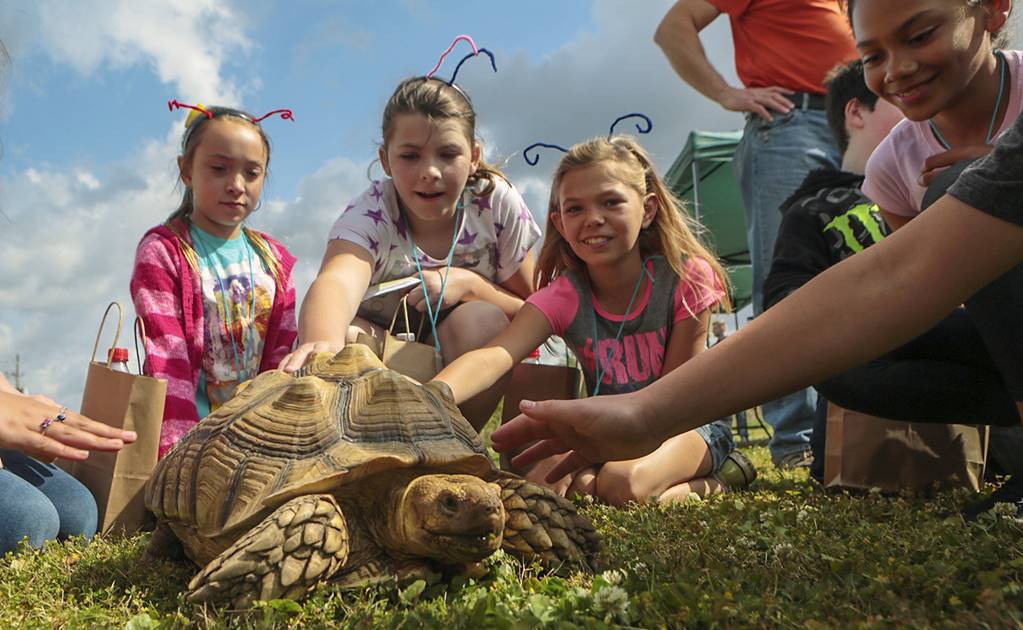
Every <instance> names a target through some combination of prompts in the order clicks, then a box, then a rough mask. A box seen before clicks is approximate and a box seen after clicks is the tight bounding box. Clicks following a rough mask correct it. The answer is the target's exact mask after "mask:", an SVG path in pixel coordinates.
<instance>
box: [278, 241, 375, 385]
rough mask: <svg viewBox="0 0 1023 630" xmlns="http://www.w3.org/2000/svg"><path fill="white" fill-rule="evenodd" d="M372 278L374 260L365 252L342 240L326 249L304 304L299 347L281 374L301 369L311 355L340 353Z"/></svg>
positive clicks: (287, 359) (299, 331) (283, 367)
mask: <svg viewBox="0 0 1023 630" xmlns="http://www.w3.org/2000/svg"><path fill="white" fill-rule="evenodd" d="M372 276H373V258H372V255H371V254H370V253H369V252H368V251H367V250H366V249H365V248H363V247H361V246H359V245H356V244H355V243H352V242H350V241H345V240H341V239H337V240H333V241H331V242H330V243H329V244H328V245H327V252H326V253H325V254H324V255H323V264H322V265H321V266H320V273H319V274H318V275H317V276H316V280H314V281H313V284H312V286H310V287H309V292H308V293H306V296H305V300H303V302H302V311H301V313H300V314H299V318H298V338H299V342H300V345H299V346H298V348H296V349H295V351H294V352H292V353H291V354H289V355H288V356H287V357H285V358H284V360H283V361H281V369H282V370H284V371H286V372H293V371H295V370H297V369H299V368H300V367H302V366H303V365H305V362H306V359H307V358H308V356H309V355H310V354H311V353H315V352H337V351H339V350H341V348H343V347H344V345H345V335H346V333H347V332H348V326H349V324H351V323H352V320H353V319H354V318H355V313H356V311H357V310H358V308H359V302H361V301H362V296H363V295H365V294H366V289H367V288H369V282H370V279H371V278H372Z"/></svg>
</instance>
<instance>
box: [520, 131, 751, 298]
mask: <svg viewBox="0 0 1023 630" xmlns="http://www.w3.org/2000/svg"><path fill="white" fill-rule="evenodd" d="M604 161H606V162H609V163H611V164H613V166H614V169H615V171H616V172H617V176H618V179H619V181H621V182H622V183H624V184H625V185H627V186H629V187H631V188H632V189H634V190H635V191H636V192H637V193H639V195H640V197H646V196H647V195H649V194H653V195H654V197H656V199H657V203H658V205H659V206H660V207H659V208H658V210H657V214H656V215H654V220H653V222H652V223H651V224H650V226H649V227H646V228H644V229H643V230H641V231H640V233H639V251H640V254H641V255H642V256H644V257H646V256H650V255H653V254H660V255H663V256H664V257H665V259H666V260H667V261H668V264H669V265H671V268H672V269H673V270H674V271H675V273H676V274H677V275H678V276H679V277H680V278H684V277H685V268H684V265H685V261H686V260H687V259H689V258H692V257H695V258H702V259H703V260H705V261H707V263H708V264H709V265H710V266H711V269H712V270H713V272H714V275H715V276H717V278H718V280H720V281H721V284H722V286H725V287H727V286H728V276H727V275H726V274H725V270H724V268H723V267H722V266H721V263H720V262H718V259H717V257H715V256H714V254H712V253H711V252H710V250H708V249H707V247H706V246H704V244H703V243H702V242H700V239H699V238H698V237H697V233H699V232H701V231H702V230H703V228H702V227H701V226H700V225H699V224H698V223H697V222H696V221H695V220H694V219H693V218H692V217H690V216H689V214H688V212H686V210H685V206H684V205H683V204H682V202H680V201H679V200H678V199H676V198H675V196H674V195H673V194H672V193H671V191H670V190H668V187H667V186H666V185H665V184H664V182H663V181H662V180H661V178H660V177H659V176H658V175H657V172H656V171H655V170H654V167H653V164H652V162H651V160H650V156H649V155H647V153H646V151H644V150H643V147H641V146H640V145H639V143H637V142H636V141H635V140H633V139H632V138H630V137H628V136H612V137H610V138H594V139H593V140H589V141H587V142H583V143H580V144H577V145H575V146H574V147H572V148H571V149H569V151H568V153H567V154H566V155H565V157H563V158H562V159H561V162H560V163H559V164H558V168H557V170H556V171H555V172H554V181H552V182H551V196H550V201H549V203H548V205H547V226H546V229H545V232H544V241H543V246H542V247H541V248H540V256H539V260H538V261H537V265H536V286H537V288H538V289H539V288H542V287H545V286H547V285H548V284H550V283H551V282H552V281H554V279H555V278H557V277H558V276H559V275H561V273H562V272H563V271H564V270H565V269H571V270H573V271H577V272H582V271H584V270H585V269H586V265H585V263H583V261H582V260H581V259H580V258H579V257H578V256H576V254H575V252H573V251H572V248H571V247H570V246H569V244H568V243H567V242H566V241H565V239H564V238H563V237H562V236H561V234H560V233H559V232H558V230H557V228H555V226H554V215H555V214H557V213H558V212H561V207H560V205H559V204H558V191H559V188H560V187H561V182H562V180H563V179H564V177H565V175H566V174H568V173H569V172H570V171H572V170H574V169H577V168H583V167H586V166H590V165H592V164H596V163H598V162H604ZM705 288H708V289H712V288H713V287H705ZM722 306H723V307H724V308H725V309H726V310H727V309H730V308H731V304H730V302H729V300H728V297H727V295H726V296H725V298H724V299H723V300H722Z"/></svg>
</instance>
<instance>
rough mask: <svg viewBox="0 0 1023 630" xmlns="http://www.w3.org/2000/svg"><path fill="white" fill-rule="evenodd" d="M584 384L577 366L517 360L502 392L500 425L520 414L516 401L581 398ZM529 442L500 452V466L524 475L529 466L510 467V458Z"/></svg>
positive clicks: (523, 448)
mask: <svg viewBox="0 0 1023 630" xmlns="http://www.w3.org/2000/svg"><path fill="white" fill-rule="evenodd" d="M585 395H586V386H585V384H584V382H583V375H582V372H580V371H579V367H578V366H566V365H541V364H539V363H519V364H518V365H516V366H515V367H514V368H512V376H511V381H509V382H508V389H506V390H505V392H504V405H503V407H502V410H501V424H504V423H505V422H508V421H509V420H511V419H512V418H514V417H515V416H517V415H519V403H520V402H521V401H522V400H523V399H526V400H570V399H573V398H583V397H585ZM528 446H529V445H528V444H527V445H526V446H523V447H521V448H519V449H516V450H515V451H514V452H509V453H501V469H502V470H507V471H510V472H514V473H516V474H520V475H525V474H526V473H527V472H529V469H528V468H526V469H517V468H515V467H513V466H512V464H511V458H512V457H514V456H515V455H517V454H518V453H521V452H522V451H523V450H525V449H526V448H528Z"/></svg>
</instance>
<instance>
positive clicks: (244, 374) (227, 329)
mask: <svg viewBox="0 0 1023 630" xmlns="http://www.w3.org/2000/svg"><path fill="white" fill-rule="evenodd" d="M241 239H242V247H243V248H244V249H245V258H246V262H247V263H248V267H249V292H250V293H251V298H250V300H249V319H248V326H247V327H246V326H245V322H239V327H240V328H241V329H242V333H243V338H242V339H241V340H240V341H241V346H242V354H241V356H240V355H239V354H238V344H236V343H235V340H234V324H235V321H234V317H233V316H232V314H231V309H230V308H229V303H230V304H234V301H233V300H232V299H231V294H230V293H228V291H227V288H226V287H225V286H224V279H223V274H221V269H219V268H218V265H216V264H215V262H216V261H214V260H213V257H212V255H211V253H212V251H215V250H216V249H217V245H216V243H213V244H211V243H209V242H207V241H206V235H205V234H203V233H202V232H201V231H200V230H199V229H198V228H197V229H196V230H193V231H192V240H193V242H195V244H197V245H198V246H199V250H200V252H199V253H200V254H202V257H203V259H204V260H206V261H208V262H207V268H208V269H209V271H210V273H211V274H212V275H213V277H214V278H216V279H217V286H219V287H220V294H221V295H222V296H223V302H224V303H223V315H222V316H221V318H220V320H221V322H222V323H223V324H224V333H226V335H227V338H228V339H230V340H231V350H232V352H233V356H234V363H233V367H234V373H235V377H236V378H237V379H238V382H239V383H241V382H242V381H243V380H247V379H248V378H249V373H250V372H251V370H249V368H248V367H246V366H245V361H244V354H245V350H246V342H248V344H247V345H248V346H249V349H251V348H253V347H254V346H255V344H254V343H253V340H252V336H253V334H254V328H255V325H254V320H255V315H256V285H255V281H254V274H253V271H252V245H251V244H250V243H249V239H248V237H247V236H246V235H245V230H244V229H243V230H242V233H241ZM217 306H218V313H217V314H218V315H221V313H220V312H219V307H220V304H219V303H218V304H217ZM242 306H243V305H242Z"/></svg>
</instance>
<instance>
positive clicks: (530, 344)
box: [433, 304, 552, 404]
mask: <svg viewBox="0 0 1023 630" xmlns="http://www.w3.org/2000/svg"><path fill="white" fill-rule="evenodd" d="M551 332H552V331H551V325H550V323H549V322H548V321H547V318H546V317H545V316H544V314H543V313H541V312H540V309H538V308H536V307H534V306H532V305H529V304H526V305H524V306H523V307H522V309H521V310H520V311H519V312H518V314H517V315H516V316H515V319H513V320H512V322H511V323H510V324H508V327H507V328H505V329H504V331H503V332H502V333H501V334H499V335H498V336H497V337H496V338H495V339H494V340H493V341H491V342H490V343H488V344H487V345H486V346H484V347H482V348H479V349H477V350H473V351H471V352H467V353H465V354H463V355H462V356H460V357H458V358H457V359H455V361H453V362H452V363H451V364H450V365H448V366H447V367H445V368H444V369H443V370H441V372H440V374H438V375H437V376H435V377H434V379H433V380H435V381H443V382H445V383H447V384H448V386H450V387H451V392H452V394H454V397H455V403H457V404H461V403H463V402H465V401H466V400H469V399H470V398H472V397H473V396H475V395H476V394H478V393H480V392H482V391H484V390H485V389H487V388H488V387H490V386H491V385H493V384H494V383H495V382H497V380H498V379H500V378H501V376H503V375H504V373H505V372H507V371H508V370H510V369H512V368H513V367H515V365H516V364H517V363H518V362H519V361H521V360H522V359H524V358H525V357H526V356H528V355H529V353H530V352H532V351H533V350H534V349H535V348H536V347H537V346H539V345H540V344H541V343H543V342H544V341H545V340H546V339H547V337H550V336H551Z"/></svg>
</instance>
